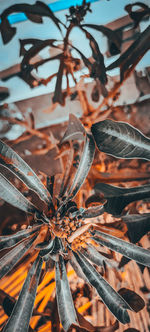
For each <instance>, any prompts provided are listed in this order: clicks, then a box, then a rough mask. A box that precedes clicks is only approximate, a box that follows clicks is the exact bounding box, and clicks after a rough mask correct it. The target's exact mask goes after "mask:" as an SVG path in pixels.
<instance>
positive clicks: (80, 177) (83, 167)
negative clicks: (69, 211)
mask: <svg viewBox="0 0 150 332" xmlns="http://www.w3.org/2000/svg"><path fill="white" fill-rule="evenodd" d="M85 135H86V138H85V144H84V148H83V151H82V156H81V160H80V163H79V166H78V168H77V172H76V174H75V177H74V181H73V184H72V186H71V188H70V189H69V191H68V196H69V199H72V198H73V197H74V196H75V195H76V194H77V192H78V191H79V189H80V187H81V186H82V184H83V182H84V180H85V179H86V177H87V175H88V172H89V170H90V168H91V165H92V162H93V158H94V153H95V143H94V140H93V138H92V136H91V135H90V134H87V133H86V132H85Z"/></svg>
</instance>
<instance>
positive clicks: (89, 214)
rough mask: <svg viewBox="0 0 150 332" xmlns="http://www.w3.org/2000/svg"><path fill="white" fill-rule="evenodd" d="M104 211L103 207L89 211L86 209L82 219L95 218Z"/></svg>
mask: <svg viewBox="0 0 150 332" xmlns="http://www.w3.org/2000/svg"><path fill="white" fill-rule="evenodd" d="M104 211H105V209H104V206H103V205H98V206H93V207H89V208H88V209H84V211H83V212H82V214H81V216H82V218H94V217H98V216H100V215H101V214H103V213H104Z"/></svg>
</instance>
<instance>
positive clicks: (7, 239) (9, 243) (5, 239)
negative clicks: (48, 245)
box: [0, 225, 41, 250]
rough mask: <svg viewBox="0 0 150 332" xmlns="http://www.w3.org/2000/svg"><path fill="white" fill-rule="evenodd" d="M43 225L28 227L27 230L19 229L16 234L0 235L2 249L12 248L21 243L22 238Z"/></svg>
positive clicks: (0, 247)
mask: <svg viewBox="0 0 150 332" xmlns="http://www.w3.org/2000/svg"><path fill="white" fill-rule="evenodd" d="M40 227H41V225H37V226H32V228H27V229H25V230H22V231H19V232H17V233H16V234H11V235H8V236H7V235H5V236H0V250H3V249H5V248H11V247H13V246H15V245H16V244H17V243H19V242H20V241H21V240H23V239H25V238H28V237H30V235H32V234H34V233H36V232H37V231H38V230H39V228H40Z"/></svg>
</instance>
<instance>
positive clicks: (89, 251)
mask: <svg viewBox="0 0 150 332" xmlns="http://www.w3.org/2000/svg"><path fill="white" fill-rule="evenodd" d="M80 252H81V253H82V254H83V255H84V256H85V257H86V258H88V259H89V260H90V261H91V262H92V263H94V264H96V265H97V266H102V267H103V266H104V261H105V258H104V256H102V255H101V254H100V253H99V252H98V251H97V250H96V249H95V248H94V247H93V246H92V245H91V244H88V246H87V248H86V249H84V248H81V250H80Z"/></svg>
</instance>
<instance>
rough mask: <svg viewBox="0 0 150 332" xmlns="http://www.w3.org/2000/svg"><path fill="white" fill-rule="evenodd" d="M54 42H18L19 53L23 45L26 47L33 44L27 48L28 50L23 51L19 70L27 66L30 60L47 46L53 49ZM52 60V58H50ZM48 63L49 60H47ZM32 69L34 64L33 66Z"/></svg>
mask: <svg viewBox="0 0 150 332" xmlns="http://www.w3.org/2000/svg"><path fill="white" fill-rule="evenodd" d="M55 41H56V39H45V40H40V39H29V41H28V40H27V39H25V41H24V40H22V41H20V43H21V51H22V48H23V47H24V45H28V44H30V43H31V42H32V43H33V42H34V44H33V45H32V46H31V47H30V48H29V50H27V51H26V50H25V54H24V57H23V59H22V62H21V70H24V68H25V67H26V66H27V65H29V62H30V60H31V59H32V58H33V57H34V56H36V55H37V54H38V53H39V52H40V51H41V50H43V49H44V48H45V47H47V46H52V47H54V45H53V43H54V42H55ZM52 58H53V57H52ZM49 61H50V59H49ZM33 67H34V64H33Z"/></svg>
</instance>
